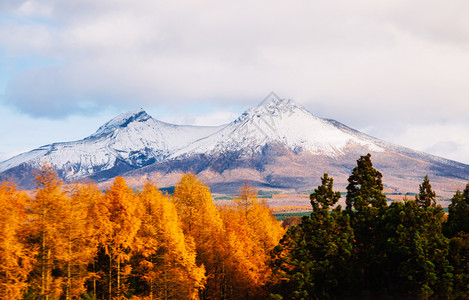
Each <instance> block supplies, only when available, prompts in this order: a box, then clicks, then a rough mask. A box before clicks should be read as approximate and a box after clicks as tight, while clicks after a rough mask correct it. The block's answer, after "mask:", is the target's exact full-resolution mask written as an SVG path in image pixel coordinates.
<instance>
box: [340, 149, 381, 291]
mask: <svg viewBox="0 0 469 300" xmlns="http://www.w3.org/2000/svg"><path fill="white" fill-rule="evenodd" d="M370 157H371V155H370V154H368V155H366V156H361V157H360V159H359V160H357V166H356V167H355V168H354V169H353V170H352V174H351V175H350V177H349V178H348V182H349V184H348V186H347V196H346V204H347V214H348V215H349V216H350V224H351V226H352V228H353V231H354V235H355V243H354V256H353V261H352V263H353V264H354V268H353V269H354V271H355V272H356V274H355V275H354V276H353V277H354V278H355V279H356V280H357V281H356V283H355V284H354V288H356V289H357V290H359V291H363V292H365V293H366V292H367V291H371V290H376V289H377V288H378V287H379V285H380V283H379V281H380V278H381V277H380V275H381V274H380V273H381V271H380V270H381V264H382V263H383V260H384V259H385V258H384V257H383V251H385V249H384V248H383V239H384V237H383V236H382V235H381V233H380V232H379V230H377V225H378V221H379V218H380V216H381V215H382V214H383V213H384V211H385V210H386V208H387V204H386V196H385V195H384V194H383V183H382V174H381V172H379V171H378V170H376V169H375V168H373V164H372V162H371V159H370Z"/></svg>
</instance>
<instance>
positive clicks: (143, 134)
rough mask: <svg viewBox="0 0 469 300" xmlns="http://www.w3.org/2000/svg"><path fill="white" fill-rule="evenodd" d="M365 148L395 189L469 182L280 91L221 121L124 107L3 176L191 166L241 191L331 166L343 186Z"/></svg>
mask: <svg viewBox="0 0 469 300" xmlns="http://www.w3.org/2000/svg"><path fill="white" fill-rule="evenodd" d="M366 153H372V160H373V162H374V163H375V165H377V166H378V167H381V171H382V172H383V175H384V181H385V182H386V176H388V179H389V181H390V184H389V187H390V188H392V189H394V190H400V189H402V188H406V187H409V184H410V185H411V187H409V188H413V186H415V185H417V187H418V182H419V181H420V180H421V178H423V176H425V175H426V174H429V175H432V174H433V175H435V176H434V177H435V179H436V183H437V185H441V186H442V188H443V187H444V186H446V187H447V186H458V185H461V186H463V185H464V184H465V183H467V181H468V180H469V166H468V165H465V164H461V163H457V162H454V161H450V160H446V159H443V158H440V157H436V156H432V155H429V154H425V153H422V152H417V151H413V150H411V149H408V148H404V147H401V146H397V145H393V144H391V143H387V142H384V141H382V140H379V139H376V138H373V137H370V136H368V135H366V134H363V133H361V132H359V131H357V130H354V129H352V128H350V127H347V126H345V125H343V124H341V123H339V122H337V121H334V120H328V119H321V118H318V117H315V116H314V115H312V114H311V113H310V112H309V111H308V110H306V109H305V108H304V107H303V106H301V105H299V104H297V103H295V102H294V101H292V100H285V99H277V98H272V99H268V100H267V101H264V103H261V105H259V106H257V107H254V108H251V109H248V110H247V111H245V112H244V113H243V114H241V115H240V116H239V117H238V118H237V119H236V120H234V121H233V122H231V123H229V124H225V125H220V126H190V125H174V124H169V123H165V122H161V121H158V120H155V119H154V118H152V117H151V116H150V115H148V114H147V113H146V112H145V111H144V110H143V109H139V110H136V111H133V112H128V113H124V114H121V115H119V116H117V117H115V118H114V119H112V120H110V121H109V122H107V123H105V124H104V125H102V126H101V127H100V128H99V129H98V130H97V131H96V132H95V133H94V134H92V135H90V136H89V137H87V138H85V139H83V140H79V141H73V142H64V143H54V144H51V145H46V146H42V147H40V148H38V149H35V150H32V151H30V152H27V153H23V154H20V155H18V156H16V157H13V158H11V159H9V160H7V161H4V162H1V163H0V180H14V181H15V182H17V184H19V185H20V186H25V187H29V186H32V182H33V181H32V176H31V174H30V171H31V170H33V169H36V168H38V167H39V166H41V165H42V164H44V163H46V162H47V163H51V164H52V165H53V166H54V167H55V168H56V169H57V171H58V173H59V175H60V176H61V177H62V178H63V179H64V180H66V181H74V180H79V179H83V178H91V179H94V180H96V181H105V180H108V179H110V178H113V177H115V176H117V175H124V176H130V177H132V176H134V177H135V176H141V175H142V174H146V175H148V174H152V175H155V176H157V177H158V178H160V179H162V178H165V177H166V178H169V177H171V178H172V177H174V176H171V175H174V174H179V173H181V172H187V171H191V172H194V173H197V174H200V176H202V177H203V178H204V179H205V181H206V182H207V184H209V186H211V188H212V190H215V191H219V192H233V191H235V190H236V189H237V188H238V187H239V185H240V184H241V182H242V181H244V180H245V179H247V180H249V181H250V183H251V185H253V186H255V187H257V188H263V189H268V188H272V189H294V190H297V191H298V190H302V189H310V188H311V187H314V184H316V183H318V182H319V179H320V176H321V175H322V174H323V173H324V172H327V173H329V174H330V175H332V176H334V175H335V176H336V177H337V179H336V182H338V185H339V187H343V186H345V184H346V177H347V176H348V174H349V172H350V170H351V168H352V167H353V165H354V163H355V162H356V160H357V159H358V158H359V156H360V155H365V154H366ZM378 169H379V168H378ZM403 180H405V181H406V182H405V184H404V187H402V184H403ZM162 181H163V182H168V184H173V183H172V182H171V180H169V181H168V180H166V181H165V180H162ZM400 184H401V185H400Z"/></svg>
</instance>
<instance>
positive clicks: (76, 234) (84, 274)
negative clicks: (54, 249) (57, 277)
mask: <svg viewBox="0 0 469 300" xmlns="http://www.w3.org/2000/svg"><path fill="white" fill-rule="evenodd" d="M102 198H103V197H102V193H101V192H100V191H99V190H98V189H97V187H96V186H95V185H92V184H74V185H73V186H71V188H70V197H69V198H68V199H67V200H68V201H67V202H66V203H65V207H64V216H65V219H64V223H65V224H64V229H65V231H64V238H65V239H66V244H67V245H66V246H67V249H66V252H64V253H63V255H62V256H63V257H62V260H63V262H64V267H65V274H66V276H65V277H66V280H65V282H64V291H65V299H71V298H76V297H78V296H79V295H80V294H82V293H83V292H84V291H85V287H84V284H85V281H86V280H87V279H88V277H90V276H92V275H93V274H92V273H89V272H88V270H87V267H88V265H89V264H91V263H92V262H93V260H94V257H95V256H96V252H97V247H98V240H97V239H96V235H97V232H96V229H97V228H96V226H95V223H96V205H98V203H100V202H101V201H102Z"/></svg>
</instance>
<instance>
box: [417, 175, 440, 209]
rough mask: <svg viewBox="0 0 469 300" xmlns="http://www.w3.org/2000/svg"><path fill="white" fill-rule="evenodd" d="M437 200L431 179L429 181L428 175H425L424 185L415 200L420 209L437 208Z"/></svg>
mask: <svg viewBox="0 0 469 300" xmlns="http://www.w3.org/2000/svg"><path fill="white" fill-rule="evenodd" d="M435 198H436V193H435V192H434V191H433V190H432V185H431V184H430V179H428V175H425V178H424V179H423V182H422V184H421V185H419V194H418V196H415V200H416V201H417V204H418V205H419V207H423V208H428V207H430V206H432V207H435V206H436V201H435Z"/></svg>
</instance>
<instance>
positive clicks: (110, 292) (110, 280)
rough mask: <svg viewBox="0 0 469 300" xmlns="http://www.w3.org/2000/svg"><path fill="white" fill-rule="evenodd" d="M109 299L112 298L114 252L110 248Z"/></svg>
mask: <svg viewBox="0 0 469 300" xmlns="http://www.w3.org/2000/svg"><path fill="white" fill-rule="evenodd" d="M109 300H112V254H111V250H109Z"/></svg>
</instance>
